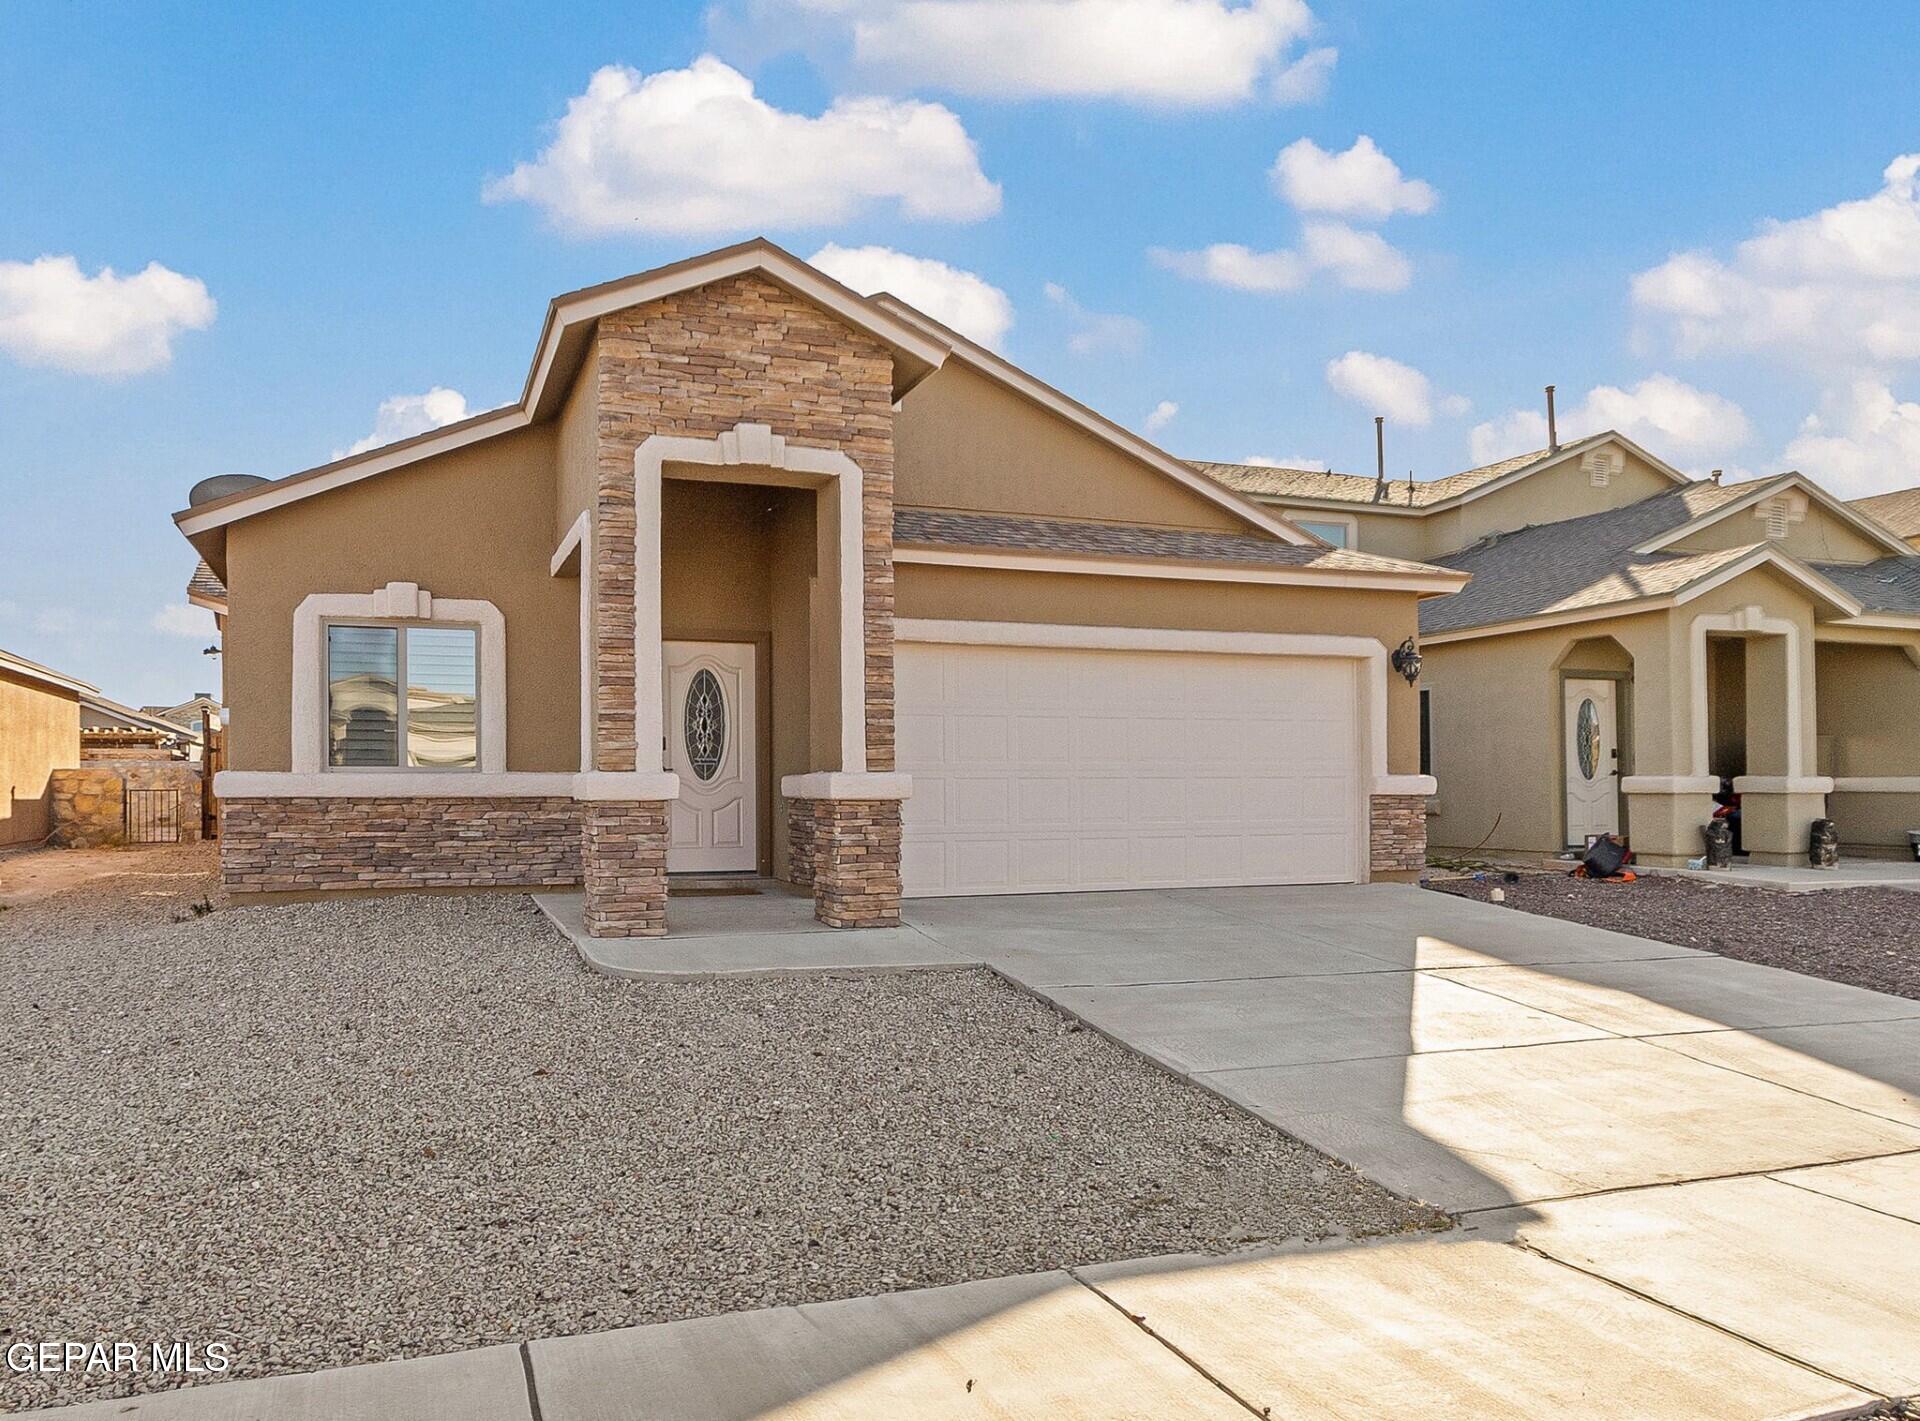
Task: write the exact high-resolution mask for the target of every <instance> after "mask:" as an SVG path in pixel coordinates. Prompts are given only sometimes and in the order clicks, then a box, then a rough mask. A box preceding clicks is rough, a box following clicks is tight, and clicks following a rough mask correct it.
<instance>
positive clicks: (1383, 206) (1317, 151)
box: [1268, 133, 1438, 220]
mask: <svg viewBox="0 0 1920 1421" xmlns="http://www.w3.org/2000/svg"><path fill="white" fill-rule="evenodd" d="M1268 178H1269V180H1270V181H1271V182H1272V183H1273V189H1274V191H1275V192H1277V193H1279V194H1280V196H1282V197H1284V198H1285V199H1286V200H1287V201H1288V202H1290V203H1292V204H1293V205H1294V206H1295V207H1297V208H1299V209H1300V210H1301V211H1302V212H1331V213H1336V214H1338V215H1339V216H1342V217H1359V218H1367V219H1373V220H1382V219H1385V218H1388V217H1391V216H1393V214H1394V213H1396V212H1413V213H1421V212H1431V211H1432V210H1433V205H1434V203H1435V202H1436V201H1438V197H1437V196H1436V194H1435V193H1434V190H1433V189H1432V188H1431V187H1430V186H1428V185H1427V184H1426V183H1424V182H1422V181H1420V179H1418V178H1405V177H1402V176H1401V175H1400V167H1399V165H1398V164H1397V163H1395V162H1394V161H1393V159H1391V158H1389V157H1388V156H1387V155H1386V154H1385V153H1382V152H1381V151H1380V149H1379V146H1378V145H1376V144H1375V143H1374V141H1373V140H1372V139H1371V138H1369V137H1367V135H1366V134H1364V133H1363V134H1361V135H1360V136H1359V137H1358V138H1357V139H1355V140H1354V143H1353V146H1352V147H1351V148H1349V149H1347V151H1346V152H1344V153H1329V152H1328V151H1327V150H1326V149H1324V148H1322V147H1321V146H1320V145H1319V144H1317V143H1315V142H1314V141H1313V140H1312V139H1311V138H1301V139H1297V140H1295V141H1294V142H1292V143H1289V144H1288V145H1287V146H1286V147H1285V148H1282V149H1281V150H1280V156H1279V157H1277V158H1275V159H1274V160H1273V168H1272V170H1271V171H1270V172H1269V173H1268Z"/></svg>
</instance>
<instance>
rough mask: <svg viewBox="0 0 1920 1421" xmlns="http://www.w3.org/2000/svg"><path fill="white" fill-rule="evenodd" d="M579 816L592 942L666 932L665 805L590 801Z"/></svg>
mask: <svg viewBox="0 0 1920 1421" xmlns="http://www.w3.org/2000/svg"><path fill="white" fill-rule="evenodd" d="M582 808H583V812H582V815H581V855H580V857H581V877H582V879H583V880H584V883H585V887H586V923H587V932H588V934H589V935H590V936H592V937H661V936H664V935H665V933H666V931H667V806H666V804H664V803H662V802H660V801H658V800H644V799H634V800H590V801H588V802H587V803H586V804H585V805H584V806H583V807H582Z"/></svg>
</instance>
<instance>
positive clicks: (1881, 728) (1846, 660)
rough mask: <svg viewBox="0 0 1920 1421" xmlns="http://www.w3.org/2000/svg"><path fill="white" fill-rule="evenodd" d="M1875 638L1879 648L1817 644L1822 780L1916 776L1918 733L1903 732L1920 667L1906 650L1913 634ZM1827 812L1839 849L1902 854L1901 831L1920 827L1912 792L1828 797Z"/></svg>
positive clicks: (1916, 640)
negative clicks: (1836, 832)
mask: <svg viewBox="0 0 1920 1421" xmlns="http://www.w3.org/2000/svg"><path fill="white" fill-rule="evenodd" d="M1879 635H1881V636H1882V637H1884V638H1885V640H1884V641H1883V642H1881V643H1879V644H1872V643H1860V642H1848V643H1840V642H1826V641H1823V642H1821V643H1819V644H1818V645H1817V646H1816V648H1815V655H1814V662H1815V665H1816V667H1817V668H1818V671H1819V677H1820V685H1819V690H1818V701H1819V707H1820V773H1821V774H1823V775H1834V776H1836V777H1869V776H1871V777H1877V778H1890V777H1902V778H1908V777H1915V776H1920V735H1915V734H1914V733H1913V731H1912V728H1911V720H1912V715H1911V710H1912V707H1914V706H1915V705H1920V667H1916V666H1915V665H1914V664H1913V661H1912V660H1911V659H1910V658H1909V656H1908V654H1907V650H1906V647H1909V646H1920V637H1916V636H1914V635H1913V634H1911V633H1906V634H1901V633H1891V632H1889V633H1881V634H1879ZM1903 643H1904V644H1903ZM1827 812H1828V813H1829V814H1830V815H1831V816H1832V817H1833V819H1834V822H1835V823H1837V824H1838V825H1839V826H1840V838H1841V842H1842V844H1843V845H1846V846H1848V847H1856V846H1857V847H1863V848H1868V849H1883V850H1900V851H1903V852H1904V851H1905V849H1906V846H1907V832H1908V830H1912V829H1920V794H1910V793H1900V794H1856V793H1840V792H1836V793H1834V794H1833V795H1831V796H1830V797H1829V798H1828V801H1827Z"/></svg>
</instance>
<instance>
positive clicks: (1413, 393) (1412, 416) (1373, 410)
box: [1327, 350, 1467, 425]
mask: <svg viewBox="0 0 1920 1421" xmlns="http://www.w3.org/2000/svg"><path fill="white" fill-rule="evenodd" d="M1327 384H1328V385H1330V386H1331V387H1332V388H1333V390H1334V392H1335V393H1336V394H1340V395H1344V396H1346V398H1348V399H1350V400H1352V401H1353V402H1354V403H1355V404H1357V405H1360V406H1361V407H1363V408H1364V409H1365V410H1366V411H1367V412H1368V413H1369V414H1383V415H1385V416H1386V417H1387V418H1388V419H1390V420H1392V421H1393V422H1394V423H1396V424H1411V425H1428V424H1432V423H1433V416H1434V412H1435V410H1438V411H1439V412H1440V413H1442V414H1448V415H1459V414H1464V413H1465V412H1466V408H1467V403H1466V401H1465V400H1463V399H1461V398H1460V396H1458V395H1435V394H1434V390H1433V382H1432V381H1430V380H1429V379H1427V377H1426V376H1425V375H1424V374H1422V373H1421V372H1420V371H1418V370H1415V369H1414V368H1413V367H1412V366H1411V365H1403V364H1401V363H1400V362H1399V361H1398V360H1392V359H1389V358H1388V357H1387V356H1384V355H1373V354H1371V353H1369V352H1367V351H1364V350H1350V351H1348V352H1347V353H1346V354H1345V355H1342V356H1339V357H1338V358H1336V359H1333V360H1329V361H1328V362H1327Z"/></svg>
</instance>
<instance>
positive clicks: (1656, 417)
mask: <svg viewBox="0 0 1920 1421" xmlns="http://www.w3.org/2000/svg"><path fill="white" fill-rule="evenodd" d="M1555 422H1556V423H1557V424H1558V426H1559V429H1558V433H1559V436H1560V440H1561V442H1562V443H1567V442H1569V441H1571V440H1575V439H1584V438H1586V437H1587V436H1588V435H1589V434H1598V433H1600V431H1602V430H1605V429H1611V430H1616V431H1618V432H1619V433H1621V434H1624V435H1626V436H1627V438H1629V439H1631V440H1633V441H1634V442H1635V443H1638V444H1643V445H1645V446H1646V447H1647V448H1648V449H1649V450H1650V451H1651V452H1652V453H1654V454H1655V455H1657V456H1659V457H1661V458H1664V459H1668V460H1671V461H1673V462H1676V463H1682V464H1685V463H1690V462H1695V461H1698V460H1701V459H1709V458H1712V457H1714V456H1716V455H1720V454H1725V453H1728V452H1729V451H1731V450H1734V449H1737V448H1739V447H1740V446H1741V445H1743V444H1745V443H1747V442H1748V441H1749V440H1750V439H1752V437H1753V426H1752V425H1751V424H1750V423H1749V422H1748V420H1747V416H1746V412H1745V411H1744V410H1742V409H1741V408H1740V406H1739V405H1737V404H1735V403H1734V402H1733V401H1732V400H1729V399H1726V398H1724V397H1722V396H1720V395H1716V394H1712V393H1710V392H1709V391H1706V390H1700V389H1696V388H1695V387H1694V386H1692V385H1689V384H1687V383H1686V382H1685V381H1684V380H1676V379H1674V378H1673V377H1672V376H1671V375H1649V376H1648V377H1647V378H1646V379H1644V380H1642V381H1641V382H1640V383H1639V384H1637V385H1634V386H1633V387H1632V388H1630V389H1621V388H1620V387H1619V386H1618V385H1596V386H1595V387H1594V388H1593V389H1591V390H1589V391H1587V395H1586V398H1585V399H1584V400H1582V401H1580V403H1578V404H1576V405H1573V406H1570V407H1569V408H1567V409H1566V410H1565V411H1563V412H1561V413H1560V415H1559V417H1558V418H1557V420H1556V421H1555ZM1467 442H1468V446H1469V448H1470V450H1471V452H1472V454H1473V459H1474V462H1475V463H1478V464H1486V463H1491V462H1493V461H1494V460H1496V459H1505V458H1509V457H1511V456H1512V455H1515V454H1525V453H1528V452H1530V451H1532V450H1535V449H1543V448H1545V447H1546V443H1547V417H1546V415H1545V414H1543V413H1542V412H1540V411H1539V410H1510V411H1509V412H1507V413H1506V414H1504V415H1501V416H1500V417H1499V418H1498V419H1493V420H1488V421H1487V422H1486V423H1484V424H1477V425H1475V426H1474V427H1473V429H1472V431H1471V432H1470V433H1469V434H1468V436H1467Z"/></svg>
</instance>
